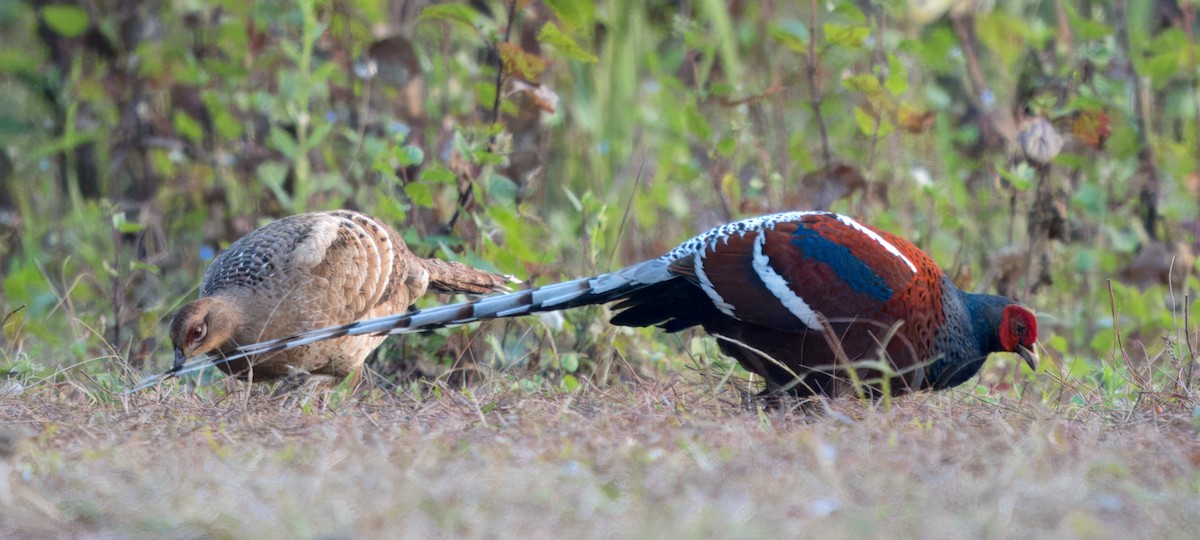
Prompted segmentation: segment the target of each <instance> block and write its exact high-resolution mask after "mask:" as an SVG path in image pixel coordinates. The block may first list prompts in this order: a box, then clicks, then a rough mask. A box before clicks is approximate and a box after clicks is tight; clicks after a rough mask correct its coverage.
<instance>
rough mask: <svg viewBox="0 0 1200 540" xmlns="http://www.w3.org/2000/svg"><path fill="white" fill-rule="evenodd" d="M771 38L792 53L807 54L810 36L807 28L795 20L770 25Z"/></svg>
mask: <svg viewBox="0 0 1200 540" xmlns="http://www.w3.org/2000/svg"><path fill="white" fill-rule="evenodd" d="M770 32H771V38H772V39H774V40H776V41H778V42H780V43H782V44H783V46H784V47H787V48H789V49H791V50H792V51H794V52H798V53H804V52H808V40H810V39H812V36H811V35H809V33H808V27H807V26H805V25H804V23H803V22H801V21H798V20H796V19H786V20H783V21H780V22H777V23H775V24H772V25H771V31H770Z"/></svg>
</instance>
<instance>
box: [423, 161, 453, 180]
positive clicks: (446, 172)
mask: <svg viewBox="0 0 1200 540" xmlns="http://www.w3.org/2000/svg"><path fill="white" fill-rule="evenodd" d="M454 180H455V176H454V173H452V172H450V169H447V168H446V166H445V165H442V164H441V163H434V164H433V165H432V166H430V167H429V168H427V169H423V170H422V171H421V181H422V182H432V183H435V184H453V183H454Z"/></svg>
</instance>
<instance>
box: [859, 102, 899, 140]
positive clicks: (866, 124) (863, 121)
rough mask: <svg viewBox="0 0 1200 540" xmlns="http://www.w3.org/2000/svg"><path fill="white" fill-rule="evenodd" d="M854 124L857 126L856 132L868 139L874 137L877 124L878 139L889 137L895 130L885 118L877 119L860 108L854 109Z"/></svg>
mask: <svg viewBox="0 0 1200 540" xmlns="http://www.w3.org/2000/svg"><path fill="white" fill-rule="evenodd" d="M854 123H855V124H858V130H859V131H860V132H861V133H862V134H863V135H866V136H868V137H873V136H875V130H876V129H877V128H876V124H878V130H879V136H880V137H885V136H887V135H890V134H891V133H892V131H893V130H895V129H896V127H895V126H893V125H892V123H891V122H890V121H888V119H887V118H878V119H877V118H875V115H873V114H871V113H869V112H867V111H866V110H864V109H863V108H862V107H855V108H854Z"/></svg>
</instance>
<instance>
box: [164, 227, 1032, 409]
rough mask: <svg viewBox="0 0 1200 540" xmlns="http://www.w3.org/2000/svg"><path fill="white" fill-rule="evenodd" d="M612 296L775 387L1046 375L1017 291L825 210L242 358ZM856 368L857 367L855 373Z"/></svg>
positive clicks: (907, 385)
mask: <svg viewBox="0 0 1200 540" xmlns="http://www.w3.org/2000/svg"><path fill="white" fill-rule="evenodd" d="M613 301H619V303H618V304H616V306H615V307H614V309H615V310H616V311H617V314H616V315H615V316H614V317H613V318H612V323H613V324H618V325H625V326H650V325H656V326H658V327H660V328H662V329H664V330H666V331H668V332H677V331H679V330H683V329H685V328H690V327H693V326H700V327H702V328H703V329H704V330H705V331H707V332H708V333H710V334H712V335H714V336H716V337H717V339H718V341H719V343H720V347H721V349H722V350H723V351H724V352H725V353H726V354H728V355H729V356H732V357H733V358H735V359H737V360H738V362H740V363H741V365H742V366H743V367H745V368H746V369H747V370H749V371H751V372H753V373H756V374H758V375H760V376H762V377H763V378H764V379H765V380H766V383H767V389H766V392H769V393H774V392H784V391H786V392H790V393H792V394H796V395H813V394H820V395H838V394H841V393H843V392H844V391H846V390H847V389H848V388H850V381H852V380H853V379H854V378H855V377H857V379H858V380H859V382H866V383H867V384H870V385H872V386H871V387H869V388H881V387H887V388H890V389H891V391H892V392H893V393H903V392H907V391H910V390H917V389H935V390H936V389H942V388H949V387H952V386H956V385H958V384H960V383H962V382H964V381H966V380H967V379H969V378H971V377H972V376H974V375H975V374H976V373H977V372H978V371H979V369H980V367H981V366H982V365H983V362H984V360H986V358H987V356H988V355H989V354H990V353H993V352H1001V351H1007V352H1013V353H1017V354H1019V355H1021V357H1023V358H1024V359H1025V360H1026V362H1028V363H1029V365H1030V367H1036V364H1035V360H1034V358H1035V357H1034V355H1033V353H1032V352H1031V349H1032V348H1033V346H1034V342H1035V341H1036V340H1037V319H1036V318H1035V317H1034V314H1033V313H1032V312H1031V311H1030V310H1028V309H1026V308H1024V307H1021V306H1019V305H1017V304H1015V303H1014V302H1013V301H1012V300H1010V299H1008V298H1005V297H1001V296H992V295H984V294H972V293H967V292H963V291H961V290H959V289H958V288H957V287H955V286H954V284H953V283H951V282H950V280H949V279H948V278H947V277H946V276H945V275H944V274H943V273H942V271H941V270H940V269H939V268H938V267H937V265H936V264H934V262H933V260H932V259H930V257H929V256H928V255H926V254H925V253H924V252H922V251H921V250H920V249H918V248H917V247H916V246H914V245H913V244H911V243H910V242H908V241H906V240H904V239H901V238H899V237H896V236H893V235H891V234H888V233H886V232H883V231H879V230H877V229H875V228H872V227H869V226H866V225H863V224H861V223H859V222H858V221H855V220H854V219H852V218H850V217H847V216H843V215H838V214H833V213H827V212H788V213H781V214H773V215H767V216H761V217H756V218H752V219H746V220H743V221H738V222H734V223H730V224H727V225H724V226H721V227H717V228H715V229H712V230H710V231H708V232H705V233H703V234H701V235H699V236H696V237H695V238H692V239H691V240H688V241H686V242H684V243H683V244H681V245H680V246H679V247H677V248H675V249H673V250H671V251H670V252H669V253H667V254H666V255H663V256H662V257H659V258H657V259H653V260H650V261H645V262H642V263H639V264H635V265H633V266H630V267H627V268H624V269H622V270H618V271H616V272H613V273H610V274H604V275H601V276H597V277H591V278H584V279H578V280H574V281H568V282H565V283H559V284H555V285H548V286H545V287H537V288H533V289H529V290H525V291H520V292H515V293H510V294H505V295H498V296H491V297H485V298H480V299H476V300H474V301H471V302H466V303H461V304H455V305H449V306H443V307H438V308H432V309H428V310H424V311H417V312H412V313H405V314H400V315H392V316H388V317H381V318H378V319H373V320H366V321H359V322H353V323H349V324H345V325H342V326H339V327H336V328H327V329H323V330H318V331H315V332H308V333H305V334H301V335H298V336H294V337H291V338H286V339H282V340H276V341H273V342H267V343H260V344H257V345H254V346H251V347H247V348H245V349H244V350H242V351H239V354H262V353H265V352H274V351H287V350H290V348H292V347H295V346H299V345H304V344H308V343H313V342H317V341H320V340H324V339H329V338H337V337H342V336H357V335H376V336H378V335H384V334H402V333H408V332H415V331H422V330H428V329H431V328H438V327H443V326H451V325H459V324H465V323H468V322H472V321H476V320H480V319H491V318H501V317H514V316H519V315H526V314H529V313H534V312H540V311H550V310H559V309H566V308H571V307H576V306H584V305H592V304H603V303H607V302H613ZM881 353H882V354H881ZM234 357H236V355H235V356H234ZM880 359H882V360H883V361H884V363H879V362H871V360H880ZM847 362H848V363H850V364H851V365H854V366H855V369H854V372H853V375H854V376H853V377H852V376H851V372H850V371H848V370H847V369H846V363H847ZM200 365H202V363H197V365H196V366H186V367H185V368H184V369H182V370H180V371H181V372H186V371H191V370H193V369H198V368H199V367H200ZM885 365H886V368H885V367H884V366H885ZM885 373H886V374H887V375H884V374H885ZM885 381H886V384H885V383H884V382H885Z"/></svg>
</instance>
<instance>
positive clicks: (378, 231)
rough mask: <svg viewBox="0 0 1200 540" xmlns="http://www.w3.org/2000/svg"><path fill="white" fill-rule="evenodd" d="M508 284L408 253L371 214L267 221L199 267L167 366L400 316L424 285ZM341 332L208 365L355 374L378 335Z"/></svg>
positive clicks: (280, 373) (174, 324) (238, 370)
mask: <svg viewBox="0 0 1200 540" xmlns="http://www.w3.org/2000/svg"><path fill="white" fill-rule="evenodd" d="M509 280H511V278H509V277H507V276H501V275H498V274H493V273H490V272H484V271H482V270H476V269H474V268H470V267H468V266H464V265H462V264H458V263H450V262H445V261H440V260H437V259H424V258H421V257H418V256H416V255H414V254H413V253H412V252H410V251H409V250H408V247H407V246H406V245H405V244H404V240H403V239H401V238H400V235H399V234H397V233H396V231H395V229H393V228H391V227H390V226H388V225H387V224H386V223H384V222H383V221H380V220H379V219H377V218H374V217H372V216H368V215H366V214H361V213H358V212H351V211H348V210H338V211H333V212H315V213H308V214H299V215H294V216H290V217H286V218H283V219H281V220H279V221H275V222H273V223H270V224H268V225H266V226H264V227H262V228H260V229H258V230H255V231H253V232H251V233H250V234H248V235H246V236H244V237H242V238H241V239H239V240H237V241H236V242H234V243H233V244H231V245H230V246H229V248H228V249H226V250H225V251H222V252H221V254H220V255H218V256H217V258H216V259H215V260H214V261H213V262H212V264H211V265H210V266H209V267H208V270H207V271H206V272H205V273H204V280H203V281H202V282H201V284H200V297H199V298H198V299H196V300H195V301H193V302H191V303H189V304H187V305H186V306H184V307H183V309H181V310H179V313H177V314H176V315H175V318H174V319H173V320H172V321H171V341H172V342H173V343H174V345H175V365H176V366H177V367H178V366H182V365H183V364H184V363H185V362H186V361H187V359H188V358H189V357H192V356H196V355H202V354H205V353H213V354H216V355H218V356H221V355H223V354H225V353H230V352H232V351H233V350H234V349H236V348H237V347H238V346H239V345H245V344H252V343H256V342H259V341H263V340H266V339H275V338H280V337H284V336H288V335H292V334H297V333H301V332H307V331H311V330H315V329H319V328H324V327H328V326H332V325H339V324H346V323H349V322H353V321H357V320H362V319H364V318H370V317H380V316H383V315H386V314H391V313H402V312H404V311H405V310H406V309H408V306H409V305H410V304H412V303H413V301H415V300H416V299H417V298H418V297H420V296H421V295H422V294H425V290H426V289H427V288H430V287H432V288H433V289H436V290H439V291H444V292H451V293H457V292H462V293H476V294H480V293H487V292H494V291H500V290H507V287H505V286H504V284H505V282H507V281H509ZM383 339H384V338H383V336H379V335H356V336H346V337H341V338H338V339H333V340H329V341H322V342H319V343H311V344H308V345H304V346H296V347H289V348H288V350H286V351H281V352H279V353H278V354H269V355H256V356H255V357H253V358H249V359H248V358H245V357H244V355H243V356H239V357H238V358H237V359H230V360H229V361H224V362H219V363H217V364H216V365H218V366H220V368H221V369H222V370H223V371H225V372H226V373H231V374H236V375H238V376H239V377H240V378H243V379H250V380H252V381H255V382H263V381H272V380H276V379H279V378H282V377H285V376H289V375H293V374H296V375H301V376H307V375H315V376H324V377H325V378H334V379H338V380H340V379H342V378H345V377H346V376H347V375H349V374H351V373H356V372H357V371H358V370H359V369H360V368H361V367H362V364H363V361H364V359H366V357H367V355H368V354H370V353H371V351H373V350H375V348H376V347H377V346H379V344H380V343H381V342H382V341H383Z"/></svg>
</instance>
